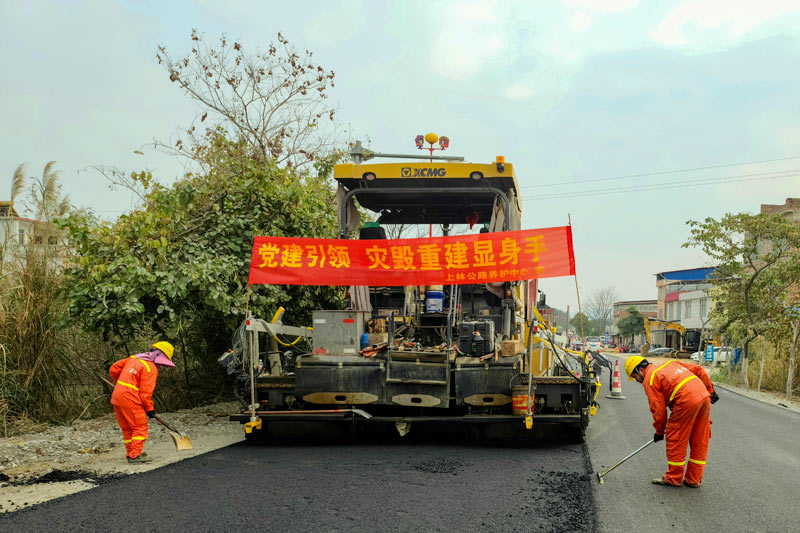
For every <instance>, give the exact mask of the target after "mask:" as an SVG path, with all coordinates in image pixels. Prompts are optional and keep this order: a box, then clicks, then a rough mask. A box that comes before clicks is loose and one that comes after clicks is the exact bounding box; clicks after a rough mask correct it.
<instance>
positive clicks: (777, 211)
mask: <svg viewBox="0 0 800 533" xmlns="http://www.w3.org/2000/svg"><path fill="white" fill-rule="evenodd" d="M761 214H762V215H781V216H782V217H784V218H785V219H787V220H789V221H790V222H795V223H797V224H800V198H787V199H786V203H784V204H783V205H776V204H761Z"/></svg>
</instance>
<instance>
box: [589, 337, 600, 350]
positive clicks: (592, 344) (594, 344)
mask: <svg viewBox="0 0 800 533" xmlns="http://www.w3.org/2000/svg"><path fill="white" fill-rule="evenodd" d="M602 347H603V339H602V338H601V337H586V348H588V349H589V350H591V351H593V352H599V351H600V349H601V348H602Z"/></svg>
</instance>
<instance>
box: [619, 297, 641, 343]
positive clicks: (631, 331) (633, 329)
mask: <svg viewBox="0 0 800 533" xmlns="http://www.w3.org/2000/svg"><path fill="white" fill-rule="evenodd" d="M617 328H618V329H619V334H620V335H621V336H622V338H623V339H625V338H630V339H631V343H633V341H634V337H635V336H636V335H637V334H639V333H642V332H643V331H644V315H642V313H640V312H639V310H638V309H636V308H635V307H633V306H631V307H629V308H628V316H626V317H625V318H622V319H620V321H619V322H617Z"/></svg>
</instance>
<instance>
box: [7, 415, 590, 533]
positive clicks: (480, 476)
mask: <svg viewBox="0 0 800 533" xmlns="http://www.w3.org/2000/svg"><path fill="white" fill-rule="evenodd" d="M412 431H413V429H412ZM592 490H593V480H592V473H591V466H590V465H589V464H588V460H587V455H586V447H585V446H584V445H580V444H551V445H543V446H537V447H530V446H522V447H520V446H511V447H508V446H493V445H488V444H487V445H483V444H461V443H459V442H454V439H449V440H448V439H445V441H444V442H442V440H441V439H440V438H436V439H434V440H425V439H423V440H421V441H417V442H407V441H405V440H402V441H398V442H384V441H379V442H360V443H358V444H355V445H354V444H342V443H337V444H316V445H310V444H307V443H288V444H279V445H275V444H271V445H253V444H250V443H241V444H237V445H234V446H230V447H228V448H224V449H220V450H217V451H215V452H212V453H209V454H206V455H203V456H200V457H197V458H194V459H190V460H186V461H182V462H180V463H176V464H173V465H171V466H167V467H165V468H161V469H158V470H153V471H150V472H146V473H143V474H140V475H136V476H131V477H128V478H126V479H122V480H118V481H113V482H110V483H106V484H104V485H102V486H100V487H97V488H95V489H91V490H89V491H86V492H82V493H78V494H74V495H71V496H67V497H65V498H62V499H60V500H54V501H51V502H48V503H45V504H42V505H40V506H37V507H33V508H31V509H28V510H23V511H19V512H15V513H12V514H9V515H5V516H2V517H0V530H2V531H177V530H184V531H233V530H243V529H245V528H259V529H261V530H266V531H325V532H329V531H330V532H335V531H403V532H407V531H547V532H550V531H592V530H595V514H594V508H595V505H594V502H593V501H592V496H593V492H592Z"/></svg>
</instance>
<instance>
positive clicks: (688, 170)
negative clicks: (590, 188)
mask: <svg viewBox="0 0 800 533" xmlns="http://www.w3.org/2000/svg"><path fill="white" fill-rule="evenodd" d="M792 159H800V156H793V157H780V158H777V159H762V160H760V161H745V162H743V163H728V164H725V165H711V166H707V167H694V168H683V169H679V170H662V171H659V172H644V173H641V174H627V175H625V176H612V177H610V178H592V179H588V180H578V181H570V182H563V181H561V182H558V183H555V182H554V183H543V184H541V185H525V186H523V187H520V189H531V188H540V187H564V186H568V185H577V184H580V183H590V182H593V181H611V180H622V179H627V178H642V177H645V176H661V175H663V174H677V173H679V172H694V171H697V170H710V169H713V168H726V167H737V166H741V165H757V164H759V163H774V162H776V161H790V160H792Z"/></svg>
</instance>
